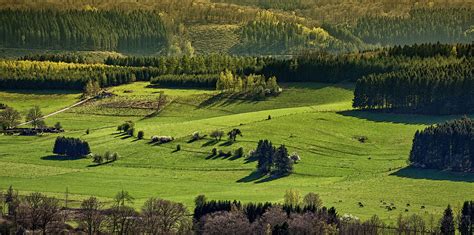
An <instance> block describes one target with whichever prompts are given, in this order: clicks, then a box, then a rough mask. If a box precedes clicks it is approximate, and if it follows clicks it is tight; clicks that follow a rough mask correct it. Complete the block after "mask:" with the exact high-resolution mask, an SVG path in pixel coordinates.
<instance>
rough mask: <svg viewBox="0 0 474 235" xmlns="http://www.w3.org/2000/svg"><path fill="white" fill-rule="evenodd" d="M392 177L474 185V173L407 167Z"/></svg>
mask: <svg viewBox="0 0 474 235" xmlns="http://www.w3.org/2000/svg"><path fill="white" fill-rule="evenodd" d="M390 175H394V176H398V177H402V178H410V179H427V180H446V181H454V182H468V183H474V173H461V172H449V171H439V170H431V169H421V168H415V167H405V168H403V169H400V170H398V171H396V172H394V173H391V174H390Z"/></svg>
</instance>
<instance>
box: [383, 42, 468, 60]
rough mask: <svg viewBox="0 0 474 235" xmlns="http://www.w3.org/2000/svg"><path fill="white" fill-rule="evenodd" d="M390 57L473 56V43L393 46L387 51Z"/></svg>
mask: <svg viewBox="0 0 474 235" xmlns="http://www.w3.org/2000/svg"><path fill="white" fill-rule="evenodd" d="M388 54H389V55H390V56H407V57H421V58H427V57H435V56H444V57H449V56H457V57H472V56H474V43H470V44H442V43H439V42H438V43H423V44H414V45H405V46H394V47H390V48H389V49H388Z"/></svg>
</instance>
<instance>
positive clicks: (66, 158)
mask: <svg viewBox="0 0 474 235" xmlns="http://www.w3.org/2000/svg"><path fill="white" fill-rule="evenodd" d="M84 158H86V157H70V156H61V155H49V156H44V157H41V160H48V161H75V160H81V159H84Z"/></svg>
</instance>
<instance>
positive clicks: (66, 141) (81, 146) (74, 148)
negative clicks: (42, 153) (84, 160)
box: [53, 136, 91, 157]
mask: <svg viewBox="0 0 474 235" xmlns="http://www.w3.org/2000/svg"><path fill="white" fill-rule="evenodd" d="M90 152H91V150H90V147H89V143H87V142H86V141H83V140H81V139H78V138H72V137H64V136H62V137H57V138H56V141H55V142H54V147H53V153H55V154H58V155H66V156H69V157H82V156H85V155H87V154H89V153H90Z"/></svg>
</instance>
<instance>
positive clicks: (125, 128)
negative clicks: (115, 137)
mask: <svg viewBox="0 0 474 235" xmlns="http://www.w3.org/2000/svg"><path fill="white" fill-rule="evenodd" d="M134 127H135V123H133V122H132V121H126V122H124V123H123V124H122V125H120V126H118V127H117V131H123V132H126V133H128V130H130V129H132V128H134Z"/></svg>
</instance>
